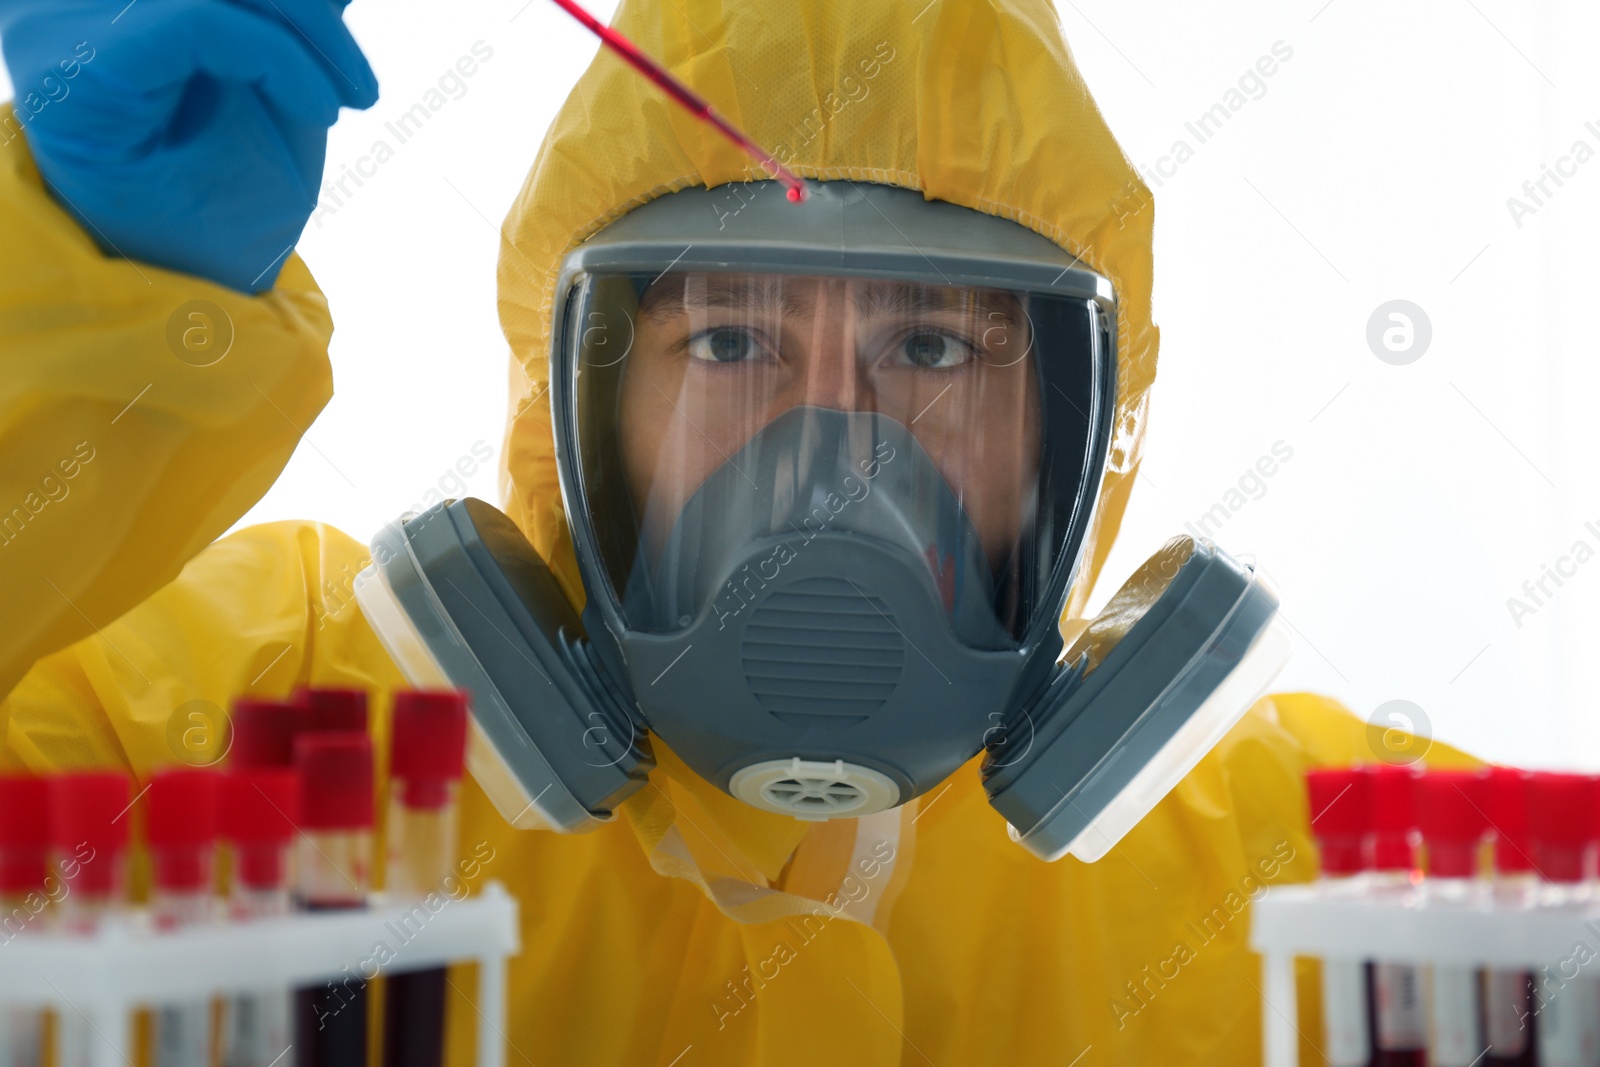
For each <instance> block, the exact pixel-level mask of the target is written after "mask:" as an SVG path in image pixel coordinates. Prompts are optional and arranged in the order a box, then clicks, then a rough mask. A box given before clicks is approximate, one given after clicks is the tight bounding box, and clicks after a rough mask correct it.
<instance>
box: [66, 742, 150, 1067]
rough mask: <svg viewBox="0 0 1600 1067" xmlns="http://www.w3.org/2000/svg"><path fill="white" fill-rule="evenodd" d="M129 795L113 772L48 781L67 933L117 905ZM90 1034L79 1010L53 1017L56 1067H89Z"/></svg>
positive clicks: (93, 923)
mask: <svg viewBox="0 0 1600 1067" xmlns="http://www.w3.org/2000/svg"><path fill="white" fill-rule="evenodd" d="M131 793H132V790H131V789H130V788H129V782H128V776H127V775H125V774H121V773H119V772H115V771H85V772H78V773H72V774H63V775H61V776H60V777H57V778H53V779H51V780H50V809H51V820H50V823H51V826H50V836H51V843H52V847H53V850H54V852H55V854H56V873H57V876H58V877H59V878H60V879H61V881H62V885H63V892H64V895H63V896H62V898H61V900H60V903H59V905H58V907H59V912H58V914H59V917H60V925H61V928H62V930H63V931H65V932H67V933H70V934H80V935H86V934H92V933H94V932H95V930H96V929H98V928H99V926H100V923H101V921H102V920H103V919H104V918H105V916H106V914H107V913H108V912H110V911H111V910H112V909H113V908H116V907H117V906H118V905H119V904H121V903H122V899H123V896H122V895H123V890H124V879H125V869H126V866H127V851H128V823H129V819H128V809H129V808H130V807H131V806H132V804H133V797H132V795H131ZM63 993H64V994H65V995H67V996H69V997H70V995H71V993H70V991H65V990H64V991H63ZM108 1021H109V1020H108ZM92 1033H93V1031H92V1030H91V1028H90V1026H89V1023H88V1020H87V1019H85V1017H84V1016H83V1015H82V1014H80V1013H79V1012H78V1011H76V1010H74V1009H72V1008H69V1009H68V1010H67V1011H64V1012H58V1013H57V1015H56V1064H57V1065H58V1067H88V1064H89V1054H90V1046H89V1040H90V1037H91V1035H92Z"/></svg>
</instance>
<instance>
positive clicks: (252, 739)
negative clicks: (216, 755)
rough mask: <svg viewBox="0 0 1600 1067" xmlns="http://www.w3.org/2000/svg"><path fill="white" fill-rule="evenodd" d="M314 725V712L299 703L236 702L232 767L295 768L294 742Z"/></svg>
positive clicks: (230, 752)
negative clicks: (312, 714)
mask: <svg viewBox="0 0 1600 1067" xmlns="http://www.w3.org/2000/svg"><path fill="white" fill-rule="evenodd" d="M310 723H311V710H310V709H309V708H307V707H306V706H305V705H304V704H303V703H301V702H300V701H298V700H262V699H258V698H255V697H240V698H239V699H237V700H235V701H234V702H233V744H232V746H231V747H230V748H229V749H228V765H229V766H230V767H234V768H246V767H252V768H253V767H293V766H294V739H295V738H296V737H298V736H299V735H300V733H301V732H302V731H304V730H306V729H307V728H308V727H309V726H310Z"/></svg>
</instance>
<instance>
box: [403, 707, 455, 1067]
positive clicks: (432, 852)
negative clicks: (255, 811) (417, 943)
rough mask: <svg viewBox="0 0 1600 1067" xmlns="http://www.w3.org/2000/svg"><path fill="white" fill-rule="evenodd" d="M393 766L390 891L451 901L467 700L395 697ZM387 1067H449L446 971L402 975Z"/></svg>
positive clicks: (405, 896) (406, 896)
mask: <svg viewBox="0 0 1600 1067" xmlns="http://www.w3.org/2000/svg"><path fill="white" fill-rule="evenodd" d="M392 736H393V738H394V740H393V747H392V749H391V754H390V760H389V781H390V796H389V821H388V824H387V834H388V865H387V867H386V871H387V881H386V890H387V893H388V895H389V897H390V898H391V899H396V900H399V901H401V902H404V901H415V900H422V899H424V898H426V897H427V896H428V895H429V894H435V895H437V898H438V899H441V900H442V899H445V894H446V888H445V887H446V885H447V884H448V882H449V881H450V874H451V873H452V864H454V862H455V858H456V810H457V809H456V790H457V786H458V784H459V782H460V781H461V775H462V771H463V769H464V766H465V760H466V749H467V696H466V694H465V693H462V692H457V691H449V690H432V691H411V692H401V693H397V694H395V698H394V728H393V731H392ZM384 998H385V1001H384V1039H383V1062H384V1064H385V1065H386V1067H439V1065H441V1064H443V1063H444V1006H445V969H444V968H443V967H432V968H428V969H426V970H417V971H400V972H398V973H395V974H392V975H391V976H390V977H389V980H388V984H387V986H386V987H385V992H384Z"/></svg>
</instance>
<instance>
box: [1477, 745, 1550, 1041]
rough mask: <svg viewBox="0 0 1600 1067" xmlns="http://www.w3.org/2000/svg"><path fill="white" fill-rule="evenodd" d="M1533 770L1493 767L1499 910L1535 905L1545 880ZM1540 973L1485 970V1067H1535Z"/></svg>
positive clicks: (1491, 813) (1490, 799)
mask: <svg viewBox="0 0 1600 1067" xmlns="http://www.w3.org/2000/svg"><path fill="white" fill-rule="evenodd" d="M1529 777H1530V776H1529V774H1528V772H1527V771H1524V770H1519V769H1518V768H1516V767H1491V768H1490V769H1489V775H1488V790H1487V792H1488V808H1487V810H1488V814H1489V823H1490V825H1491V826H1492V827H1493V833H1494V889H1493V895H1494V904H1495V909H1496V910H1497V911H1517V910H1523V909H1530V908H1533V907H1534V906H1535V903H1536V900H1537V897H1538V889H1539V876H1538V874H1536V873H1535V872H1534V869H1533V843H1532V842H1531V841H1530V840H1529V839H1528V778H1529ZM1533 993H1534V974H1533V972H1531V971H1527V970H1522V969H1516V970H1505V969H1497V968H1485V969H1484V971H1483V1014H1484V1025H1485V1028H1486V1030H1487V1033H1486V1034H1485V1041H1486V1043H1487V1044H1488V1046H1489V1051H1488V1053H1487V1054H1486V1055H1485V1056H1484V1058H1483V1064H1484V1067H1535V1064H1537V1063H1538V1062H1539V1059H1538V1056H1539V1052H1538V1048H1539V1034H1538V1029H1537V1027H1536V1026H1535V1024H1534V1021H1533V1010H1532V1004H1533Z"/></svg>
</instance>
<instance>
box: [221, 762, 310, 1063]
mask: <svg viewBox="0 0 1600 1067" xmlns="http://www.w3.org/2000/svg"><path fill="white" fill-rule="evenodd" d="M221 796H222V804H221V809H222V810H221V830H222V836H223V838H224V839H226V840H227V841H228V843H229V845H230V846H231V848H232V855H233V890H232V894H231V896H230V897H229V901H228V914H229V917H230V918H232V919H233V920H234V921H235V922H251V921H254V920H257V919H275V918H280V917H282V916H285V915H288V914H289V912H290V911H291V905H290V900H289V893H290V887H291V885H292V883H291V881H290V877H291V868H292V864H291V862H290V860H291V851H290V845H291V844H292V843H293V841H294V835H295V823H296V821H297V820H298V819H299V812H300V780H299V778H298V777H296V776H295V773H294V772H293V771H290V770H283V769H280V768H268V769H264V770H240V771H235V772H233V773H232V774H229V775H227V776H225V777H224V778H223V781H222V793H221ZM291 1044H292V1034H291V1028H290V1025H289V991H288V990H287V989H266V990H262V991H261V992H259V993H251V994H248V995H245V996H239V997H234V998H232V999H231V1000H229V1002H228V1004H227V1006H226V1009H225V1016H224V1023H223V1028H222V1065H223V1067H295V1059H294V1051H293V1049H292V1048H291V1047H290V1046H291Z"/></svg>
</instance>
